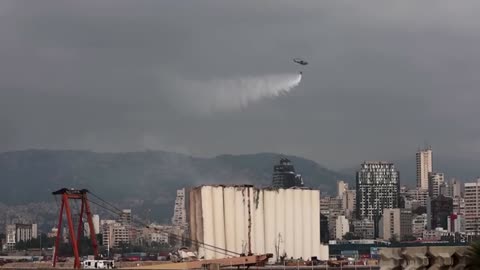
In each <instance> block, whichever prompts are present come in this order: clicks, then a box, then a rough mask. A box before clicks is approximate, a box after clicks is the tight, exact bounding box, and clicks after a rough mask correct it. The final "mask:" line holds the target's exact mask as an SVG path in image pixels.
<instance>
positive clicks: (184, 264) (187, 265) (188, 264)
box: [52, 188, 273, 269]
mask: <svg viewBox="0 0 480 270" xmlns="http://www.w3.org/2000/svg"><path fill="white" fill-rule="evenodd" d="M52 194H53V195H54V196H58V195H61V197H62V204H61V208H60V215H59V221H58V233H57V239H56V242H55V254H54V257H53V266H54V267H55V266H56V262H57V260H58V254H57V253H58V246H59V243H60V237H61V228H62V227H61V226H62V220H63V211H64V210H65V212H66V216H67V222H68V227H69V236H70V241H71V242H72V248H73V253H74V256H75V260H74V265H73V268H74V269H79V268H81V263H80V254H79V251H78V243H77V241H78V239H79V238H80V236H81V232H82V231H83V221H82V217H83V215H84V214H86V215H87V221H88V225H89V229H90V239H91V241H92V247H93V250H94V256H95V259H97V258H98V244H97V242H96V235H95V230H94V227H93V221H92V213H91V211H90V203H92V204H94V205H96V206H98V207H100V208H103V209H104V210H107V211H108V212H110V213H112V214H114V215H115V216H118V217H120V216H121V212H122V211H121V209H119V208H117V207H116V206H115V205H113V204H112V203H109V202H108V201H106V200H104V199H102V198H101V197H100V196H98V195H96V194H94V193H92V192H91V191H89V190H87V189H67V188H62V189H60V190H58V191H55V192H52ZM87 194H90V195H92V197H94V198H95V200H92V199H91V198H88V197H87ZM70 200H80V201H81V202H82V204H81V211H80V215H79V219H78V220H79V223H78V227H77V234H76V235H75V230H74V228H75V227H74V224H73V216H72V211H71V208H70V204H69V201H70ZM132 221H134V222H136V223H137V224H139V225H140V226H142V227H145V228H148V229H151V230H154V231H155V232H162V233H167V234H168V235H169V236H170V237H172V238H173V239H176V240H184V238H183V237H182V236H180V235H176V234H174V233H172V232H170V231H166V230H164V229H160V228H157V227H151V226H150V225H148V224H146V223H144V222H142V221H139V220H135V218H133V217H132ZM186 240H187V241H189V242H191V243H193V244H197V245H200V246H202V247H203V248H204V249H209V250H212V251H221V252H222V253H224V254H226V255H228V256H230V257H228V258H222V259H211V260H204V259H198V258H197V257H196V256H195V255H192V254H193V253H192V252H190V251H188V249H187V248H180V249H179V250H177V251H176V255H177V256H173V257H175V261H174V262H172V263H162V264H158V265H149V266H139V267H135V269H194V268H202V267H203V266H206V265H211V264H217V265H219V266H220V267H222V266H224V267H232V266H236V267H242V266H243V267H247V268H248V267H250V266H264V265H265V264H266V262H267V261H268V259H269V258H271V257H273V254H270V253H268V254H260V255H254V254H252V253H251V252H250V251H249V253H248V254H240V253H237V252H234V251H231V250H227V249H224V248H220V247H216V246H214V245H210V244H207V243H203V242H200V241H198V240H193V239H190V238H187V239H186Z"/></svg>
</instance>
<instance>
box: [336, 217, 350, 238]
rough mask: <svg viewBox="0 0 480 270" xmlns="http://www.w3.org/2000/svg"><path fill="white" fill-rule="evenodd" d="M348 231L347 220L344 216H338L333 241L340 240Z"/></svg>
mask: <svg viewBox="0 0 480 270" xmlns="http://www.w3.org/2000/svg"><path fill="white" fill-rule="evenodd" d="M349 231H350V227H349V223H348V219H347V218H346V217H345V216H338V217H337V220H336V223H335V239H342V238H343V236H344V235H345V234H346V233H347V232H349Z"/></svg>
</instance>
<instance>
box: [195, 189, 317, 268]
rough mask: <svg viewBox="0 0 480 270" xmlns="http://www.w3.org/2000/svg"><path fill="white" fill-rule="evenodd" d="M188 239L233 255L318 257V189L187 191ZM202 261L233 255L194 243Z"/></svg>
mask: <svg viewBox="0 0 480 270" xmlns="http://www.w3.org/2000/svg"><path fill="white" fill-rule="evenodd" d="M189 197H190V200H189V219H190V228H191V238H192V239H193V240H197V241H200V242H203V243H206V244H208V245H212V246H215V247H219V248H223V249H226V250H229V251H234V252H236V253H248V250H249V246H250V248H251V251H252V253H254V254H263V253H272V254H273V255H274V259H276V257H277V255H278V256H281V255H283V254H284V253H286V255H287V257H288V258H290V257H293V258H300V257H302V258H304V259H308V258H310V257H311V256H320V255H321V254H320V192H319V191H318V190H308V189H278V190H267V189H257V188H254V187H253V186H201V187H197V188H194V189H192V190H191V191H190V194H189ZM196 248H197V250H198V252H199V256H200V257H202V256H204V257H205V258H206V259H210V258H223V257H227V256H229V255H232V254H230V253H228V252H225V251H221V250H218V249H217V250H213V249H212V248H210V247H209V246H206V245H196Z"/></svg>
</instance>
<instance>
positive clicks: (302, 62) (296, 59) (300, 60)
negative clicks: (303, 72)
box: [293, 58, 308, 66]
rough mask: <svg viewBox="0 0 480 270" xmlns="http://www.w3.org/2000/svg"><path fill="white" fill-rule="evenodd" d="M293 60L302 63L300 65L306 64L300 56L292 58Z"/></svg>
mask: <svg viewBox="0 0 480 270" xmlns="http://www.w3.org/2000/svg"><path fill="white" fill-rule="evenodd" d="M293 62H295V63H297V64H299V65H302V66H306V65H308V62H307V61H305V60H303V59H302V58H293Z"/></svg>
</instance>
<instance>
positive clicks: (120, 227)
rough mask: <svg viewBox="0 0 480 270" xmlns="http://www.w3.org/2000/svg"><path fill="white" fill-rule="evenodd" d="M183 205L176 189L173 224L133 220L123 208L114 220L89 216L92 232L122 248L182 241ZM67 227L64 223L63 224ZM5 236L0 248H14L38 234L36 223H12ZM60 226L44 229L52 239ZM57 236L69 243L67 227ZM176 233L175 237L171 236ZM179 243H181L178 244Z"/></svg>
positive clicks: (184, 225) (87, 232)
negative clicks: (146, 223) (146, 222)
mask: <svg viewBox="0 0 480 270" xmlns="http://www.w3.org/2000/svg"><path fill="white" fill-rule="evenodd" d="M186 216H187V214H186V207H185V189H180V190H178V191H177V197H176V201H175V206H174V214H173V217H172V224H162V225H160V224H155V223H152V224H149V225H148V226H145V225H144V224H143V223H140V224H139V223H136V222H134V217H133V214H132V210H131V209H123V210H122V211H121V213H120V214H119V216H118V217H117V218H116V219H100V216H99V215H93V216H92V222H93V228H94V230H95V235H98V234H100V235H101V242H100V244H102V245H103V246H105V247H107V248H116V247H121V246H122V245H131V244H134V245H153V244H159V245H173V244H177V243H178V241H179V240H180V241H183V240H182V236H183V235H184V234H185V232H186V229H187V222H186V220H187V218H186ZM64 226H66V225H64ZM5 230H6V231H5V239H4V240H3V241H2V243H3V245H2V249H3V250H6V251H8V250H13V249H15V247H16V245H17V244H18V243H19V242H21V241H24V242H26V241H30V240H33V239H36V238H37V237H38V236H39V235H40V233H39V231H38V229H37V224H24V223H14V224H8V225H6V227H5ZM58 230H59V228H56V227H53V228H52V229H51V230H50V231H49V232H45V234H46V236H47V237H48V238H55V237H57V235H58ZM60 235H61V237H62V241H63V242H69V241H70V240H69V233H68V229H67V227H64V228H62V229H61V232H60ZM83 235H84V236H85V237H90V226H89V225H88V222H85V223H84V225H83ZM171 235H176V236H178V237H171ZM180 244H181V243H180Z"/></svg>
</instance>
